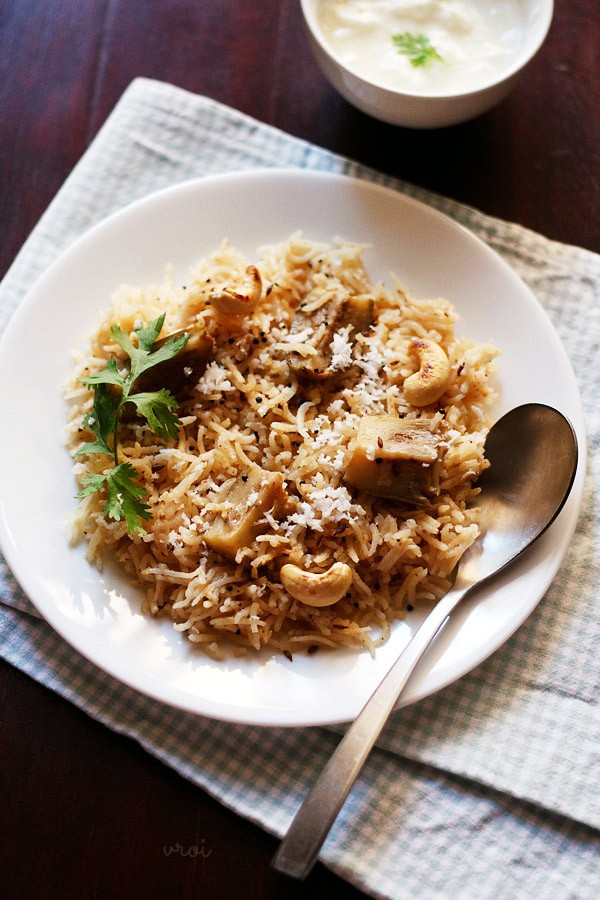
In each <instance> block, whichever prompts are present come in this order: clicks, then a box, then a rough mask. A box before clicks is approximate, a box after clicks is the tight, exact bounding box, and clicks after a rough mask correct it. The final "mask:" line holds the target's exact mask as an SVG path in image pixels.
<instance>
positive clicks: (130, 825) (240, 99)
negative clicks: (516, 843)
mask: <svg viewBox="0 0 600 900" xmlns="http://www.w3.org/2000/svg"><path fill="white" fill-rule="evenodd" d="M555 7H556V9H555V16H554V22H553V25H552V28H551V31H550V34H549V36H548V38H547V40H546V43H545V44H544V47H543V48H542V50H541V52H540V53H539V55H538V57H537V58H536V59H535V60H534V62H533V63H532V64H531V66H530V67H529V69H528V70H527V72H526V73H525V75H524V77H523V78H522V80H521V82H520V84H519V85H518V87H517V89H516V90H515V91H514V92H513V94H512V95H511V96H510V97H509V98H507V99H506V100H505V101H503V102H502V103H501V104H500V105H499V106H498V107H497V108H496V109H494V110H492V111H491V112H489V113H487V114H486V115H484V116H482V117H480V118H479V119H477V120H475V121H473V122H468V123H465V124H463V125H459V126H456V127H453V128H448V129H441V130H432V131H423V132H421V131H409V130H406V129H402V128H394V127H391V126H388V125H384V124H382V123H380V122H377V121H375V120H373V119H370V118H369V117H367V116H366V115H364V114H362V113H360V112H358V111H356V110H355V109H353V108H352V107H350V106H349V105H348V104H347V103H346V102H345V101H344V100H342V99H341V98H340V97H339V96H338V95H337V94H336V93H335V92H334V90H333V89H332V88H331V87H330V86H329V84H328V83H327V82H326V81H325V80H324V78H323V76H322V75H321V73H320V71H319V70H318V68H317V66H316V64H315V62H314V60H313V59H312V56H311V53H310V50H309V47H308V44H307V42H306V39H305V35H304V31H303V24H302V19H301V13H300V7H299V3H298V2H297V0H256V2H249V0H227V2H224V0H222V2H217V0H0V233H1V235H2V239H1V240H0V276H2V275H3V274H4V273H5V272H6V270H7V269H8V267H9V266H10V264H11V262H12V260H13V259H14V257H15V256H16V254H17V252H18V251H19V249H20V247H21V245H22V244H23V242H24V241H25V239H26V238H27V236H28V234H29V233H30V232H31V230H32V228H33V227H34V226H35V224H36V222H37V220H38V219H39V217H40V215H41V214H42V213H43V211H44V210H45V209H46V207H47V206H48V204H49V202H50V201H51V199H52V198H53V196H54V195H55V193H56V191H57V190H58V189H59V188H60V186H61V184H62V183H63V181H64V180H65V178H66V177H67V175H68V174H69V172H70V171H71V169H72V168H73V166H74V165H75V163H76V162H77V161H78V159H79V158H80V157H81V155H82V154H83V153H84V151H85V150H86V148H87V147H88V145H89V144H90V142H91V141H92V140H93V138H94V136H95V135H96V133H97V132H98V129H99V128H100V127H101V125H102V123H103V122H104V121H105V119H106V118H107V116H108V115H109V113H110V112H111V110H112V108H113V107H114V105H115V103H116V101H117V100H118V98H119V97H120V95H121V94H122V92H123V91H124V89H125V88H126V87H127V85H128V84H129V83H130V82H131V80H132V79H133V78H135V77H136V76H140V75H145V76H148V77H153V78H157V79H161V80H163V81H167V82H171V83H173V84H176V85H179V86H181V87H184V88H187V89H188V90H191V91H195V92H197V93H200V94H205V95H207V96H209V97H212V98H214V99H216V100H220V101H222V102H223V103H227V104H230V105H231V106H233V107H235V108H237V109H239V110H241V111H242V112H244V113H247V114H249V115H251V116H254V117H256V118H257V119H259V120H261V121H263V122H267V123H270V124H272V125H274V126H277V127H279V128H281V129H284V130H285V131H288V132H289V133H291V134H293V135H296V136H298V137H301V138H304V139H306V140H309V141H313V142H315V143H317V144H320V145H322V146H323V147H326V148H328V149H330V150H333V151H336V152H338V153H341V154H344V155H346V156H349V157H351V158H353V159H356V160H359V161H360V162H363V163H365V164H367V165H369V166H372V167H374V168H376V169H379V170H381V171H383V172H386V173H390V174H392V175H395V176H398V177H399V178H402V179H404V180H406V181H409V182H413V183H415V184H417V185H420V186H422V187H425V188H428V189H430V190H433V191H437V192H438V193H441V194H444V195H447V196H449V197H452V198H454V199H457V200H460V201H463V202H465V203H468V204H471V205H472V206H474V207H476V208H478V209H480V210H482V211H484V212H486V213H489V214H491V215H494V216H498V217H500V218H504V219H509V220H512V221H515V222H519V223H520V224H522V225H525V226H527V227H529V228H531V229H533V230H536V231H539V232H541V233H543V234H545V235H546V236H547V237H550V238H553V239H556V240H558V241H563V242H567V243H572V244H577V245H580V246H582V247H585V248H587V249H590V250H593V251H597V252H600V216H599V215H598V211H599V198H600V185H599V180H600V149H599V148H600V126H599V121H600V77H599V76H600V64H599V52H600V50H599V48H600V4H598V3H597V2H590V0H557V2H556V3H555ZM0 427H1V426H0ZM0 820H1V822H0V835H1V845H2V849H1V850H0V894H1V895H2V896H3V897H10V898H18V900H29V898H34V897H35V898H39V900H43V898H61V900H63V898H83V900H86V898H133V900H135V898H138V897H139V898H142V897H143V898H147V900H153V898H178V900H187V898H190V900H191V898H223V900H229V898H238V897H239V898H244V900H249V898H267V900H271V898H296V897H304V896H310V897H312V898H315V900H318V898H330V897H332V898H333V897H335V898H340V900H350V898H355V897H360V896H363V895H362V894H361V893H360V892H359V891H358V890H356V889H354V888H352V887H350V886H349V885H347V884H346V883H345V882H343V881H342V880H340V879H338V878H337V877H336V876H334V875H333V874H331V873H330V872H329V871H327V870H326V869H325V868H324V867H323V866H322V865H318V866H317V868H316V869H315V871H314V872H313V874H312V875H311V877H310V878H309V880H308V881H307V882H306V883H305V884H303V885H297V884H294V883H291V882H289V881H287V880H286V879H284V878H282V877H281V876H278V875H276V874H275V873H274V872H273V871H272V870H271V869H270V867H269V862H270V859H271V857H272V855H273V853H274V851H275V849H276V841H275V840H274V839H273V838H271V837H270V836H269V835H267V834H265V833H264V832H262V831H261V830H260V829H258V828H256V827H255V826H253V825H251V824H249V823H248V822H246V821H244V820H242V819H240V818H239V817H238V816H236V815H235V814H233V813H231V812H230V811H228V810H226V809H225V808H224V807H222V806H221V805H220V804H218V803H217V802H215V801H214V800H212V799H211V798H210V797H208V796H207V795H206V794H204V793H203V792H202V791H200V790H198V789H197V788H195V787H193V786H192V785H190V784H189V783H187V782H186V781H184V780H183V779H181V778H179V777H178V776H177V775H175V774H174V773H173V772H172V771H171V770H169V769H168V768H166V767H164V766H162V765H161V764H160V763H158V762H157V761H155V760H154V759H153V758H151V757H150V756H148V755H147V754H146V753H145V752H144V751H143V750H142V749H140V748H139V747H138V746H137V745H136V744H135V743H133V742H132V741H130V740H128V739H127V738H124V737H122V736H119V735H117V734H114V733H112V732H111V731H109V730H107V729H106V728H104V727H103V726H101V725H100V724H98V723H97V722H95V721H93V720H91V719H89V718H88V717H87V716H85V715H84V714H83V713H81V712H79V711H78V710H77V709H76V708H75V707H74V706H72V705H71V704H69V703H67V702H65V701H64V700H62V699H60V698H59V697H57V696H55V695H54V694H52V693H51V692H50V691H48V690H46V689H45V688H42V687H40V686H39V685H37V684H36V683H34V682H33V681H31V680H30V679H28V678H27V677H26V676H24V675H22V674H21V673H19V672H18V671H16V670H15V669H13V668H12V667H10V666H8V665H6V664H4V663H2V664H1V665H0ZM176 844H179V845H180V846H181V847H183V848H191V847H197V848H199V849H200V848H201V849H202V851H203V852H202V853H198V854H197V855H189V856H185V855H182V854H181V853H172V854H170V855H167V853H166V852H165V848H168V847H170V846H174V845H176Z"/></svg>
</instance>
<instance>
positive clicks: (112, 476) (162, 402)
mask: <svg viewBox="0 0 600 900" xmlns="http://www.w3.org/2000/svg"><path fill="white" fill-rule="evenodd" d="M164 321H165V315H164V313H163V315H161V316H159V317H158V318H157V319H155V320H154V321H152V322H149V323H148V324H147V325H145V326H144V325H140V326H139V327H137V328H134V329H133V332H132V333H131V334H126V333H125V332H124V331H123V330H122V328H121V327H120V326H119V325H113V326H112V328H111V334H112V336H113V338H114V340H115V341H116V343H117V344H118V345H119V346H120V347H121V348H122V349H123V350H124V351H125V353H126V354H127V356H128V357H129V363H130V364H129V368H128V370H126V371H121V370H120V369H119V366H118V363H117V360H116V359H115V357H114V356H110V357H109V358H108V361H107V363H106V367H105V368H104V369H102V371H100V372H97V373H96V374H95V375H90V376H88V377H87V378H80V379H79V380H80V381H81V382H83V384H85V385H87V386H88V387H91V388H92V390H93V392H94V405H93V407H92V410H91V412H89V413H87V415H86V416H85V417H84V420H83V425H84V427H85V428H89V429H90V431H91V432H92V433H93V435H94V439H93V440H91V441H86V442H85V443H83V444H82V445H81V447H79V448H78V449H77V450H76V451H75V453H74V456H83V455H92V454H101V455H106V456H110V457H112V461H113V468H112V469H109V470H108V471H106V472H104V473H102V474H88V475H84V477H83V478H82V480H81V482H82V485H83V487H82V489H81V490H80V491H79V493H78V494H77V496H78V497H79V498H83V497H89V496H90V495H91V494H95V493H99V492H101V491H103V490H105V491H106V503H105V506H104V516H105V518H107V519H114V520H115V521H120V520H121V519H123V518H124V519H125V522H126V524H127V529H128V531H129V532H130V534H136V533H138V532H139V533H143V532H144V529H143V527H142V520H143V519H151V518H152V513H151V511H150V507H149V506H148V504H147V503H145V502H144V498H145V497H146V496H147V495H146V491H145V489H144V488H142V487H140V486H139V485H138V484H137V483H136V481H135V478H136V475H137V473H136V470H135V468H134V467H133V466H132V465H131V463H129V462H125V463H119V454H118V434H119V425H120V423H121V416H122V412H123V407H124V406H125V404H126V403H133V404H134V406H135V407H136V410H137V413H138V415H140V416H142V417H143V418H145V419H146V421H147V422H148V425H149V426H150V428H151V429H152V431H154V432H155V433H156V434H157V435H159V437H161V438H163V439H164V440H166V439H167V438H169V437H172V438H176V437H177V428H178V426H179V425H180V424H181V422H180V420H179V419H178V418H177V416H176V415H175V413H174V410H175V409H177V401H176V399H175V397H174V396H173V394H172V393H171V392H170V391H169V390H167V389H166V388H162V389H161V390H158V391H140V392H137V391H135V384H136V382H137V380H138V379H139V377H140V375H142V374H143V373H144V372H147V371H148V369H152V368H154V367H155V366H158V365H160V363H162V362H166V361H167V360H169V359H173V357H174V356H177V354H178V353H179V351H180V350H182V349H183V347H185V345H186V344H187V342H188V340H189V338H190V336H189V334H188V333H187V332H183V333H180V334H177V335H173V336H171V337H169V338H167V339H166V340H164V341H161V342H160V344H159V345H158V346H157V347H156V348H155V349H153V348H154V344H155V343H156V340H157V338H158V335H159V334H160V332H161V330H162V327H163V324H164ZM134 334H135V336H136V341H135V342H134V341H132V336H133V335H134Z"/></svg>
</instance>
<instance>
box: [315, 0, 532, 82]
mask: <svg viewBox="0 0 600 900" xmlns="http://www.w3.org/2000/svg"><path fill="white" fill-rule="evenodd" d="M316 10H317V18H318V21H319V25H320V28H321V32H322V34H323V37H324V39H325V40H326V42H327V43H328V44H329V46H330V48H331V50H332V51H333V53H334V54H335V56H337V58H338V59H339V60H340V62H341V63H342V64H343V65H345V66H346V68H348V69H350V70H351V71H352V72H354V73H355V74H356V75H358V76H360V77H361V78H364V79H365V80H366V81H370V82H372V83H374V84H377V85H380V86H381V87H384V88H389V89H391V90H396V91H403V90H404V91H407V92H409V93H412V94H424V95H426V94H431V95H438V96H439V95H445V94H453V93H460V92H464V91H469V90H473V89H475V88H479V87H482V86H483V85H485V84H488V83H490V82H493V81H495V80H496V79H497V78H498V76H501V75H502V74H503V73H505V72H506V71H507V70H509V69H510V68H511V66H512V64H513V63H514V62H516V60H517V57H518V55H519V52H520V50H521V47H522V46H523V43H524V40H525V32H524V27H523V26H524V13H523V10H522V8H521V4H520V2H519V0H319V2H318V3H317V6H316ZM406 34H408V35H412V36H415V37H418V38H419V39H422V38H426V39H427V41H428V43H429V45H430V46H431V48H433V50H434V51H435V54H432V55H431V58H428V59H427V61H426V62H425V63H424V64H421V65H414V64H413V62H411V59H410V57H409V56H408V55H405V53H403V52H401V51H400V50H399V49H398V46H397V45H396V44H395V43H394V40H393V37H394V36H395V35H406ZM440 57H441V59H440Z"/></svg>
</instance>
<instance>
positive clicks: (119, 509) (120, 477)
mask: <svg viewBox="0 0 600 900" xmlns="http://www.w3.org/2000/svg"><path fill="white" fill-rule="evenodd" d="M136 475H137V472H136V471H135V469H134V468H133V466H132V465H131V463H121V465H119V466H115V468H114V469H112V471H111V472H109V473H108V474H107V476H106V490H107V500H106V505H105V507H104V516H105V518H107V519H115V520H116V521H120V519H122V518H123V517H125V522H126V523H127V529H128V531H129V532H130V534H135V533H136V532H140V533H143V531H144V529H143V528H142V519H151V518H152V512H151V511H150V507H149V506H148V504H147V503H141V502H140V501H141V500H142V498H143V497H145V496H146V491H145V490H144V488H142V487H140V486H139V485H138V484H136V482H135V480H134V479H135V477H136Z"/></svg>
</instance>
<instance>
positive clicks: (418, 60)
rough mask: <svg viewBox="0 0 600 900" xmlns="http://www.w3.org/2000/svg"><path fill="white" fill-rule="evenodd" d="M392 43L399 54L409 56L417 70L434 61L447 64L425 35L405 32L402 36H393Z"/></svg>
mask: <svg viewBox="0 0 600 900" xmlns="http://www.w3.org/2000/svg"><path fill="white" fill-rule="evenodd" d="M392 43H393V44H394V46H395V47H396V49H397V50H398V52H399V53H402V54H404V56H408V58H409V60H410V63H411V65H413V66H414V67H415V68H419V67H420V66H425V65H427V63H428V62H431V61H432V60H437V61H438V62H442V63H443V62H445V60H444V59H443V58H442V57H441V56H440V54H439V53H438V52H437V50H436V49H435V47H433V46H432V45H431V43H430V41H429V38H428V37H427V36H426V35H425V34H412V33H411V32H410V31H405V32H403V33H402V34H394V35H392Z"/></svg>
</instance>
